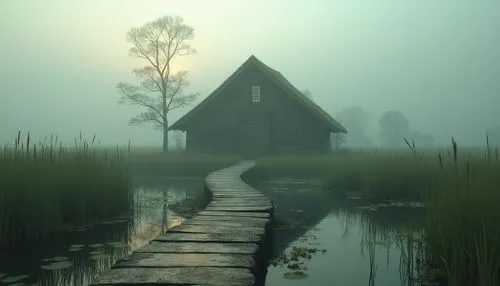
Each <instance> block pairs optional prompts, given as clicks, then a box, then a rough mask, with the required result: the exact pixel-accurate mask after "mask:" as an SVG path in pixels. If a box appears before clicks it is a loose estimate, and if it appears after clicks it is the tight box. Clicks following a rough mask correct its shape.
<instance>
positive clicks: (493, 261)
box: [426, 141, 500, 286]
mask: <svg viewBox="0 0 500 286" xmlns="http://www.w3.org/2000/svg"><path fill="white" fill-rule="evenodd" d="M495 150H497V149H495ZM496 152H497V151H494V152H491V149H490V146H489V142H488V149H487V151H486V153H485V154H484V155H483V156H480V157H479V158H467V157H465V158H461V157H460V156H459V153H458V148H457V144H456V142H455V141H453V147H452V164H448V165H447V166H446V164H445V163H444V162H443V160H442V159H441V156H439V161H440V163H441V166H442V173H443V176H442V179H441V180H440V181H439V182H438V183H437V184H436V186H434V188H432V189H431V190H430V191H429V192H428V196H427V200H428V201H429V208H428V211H427V212H428V214H427V218H428V221H427V229H426V234H427V235H426V247H427V251H426V259H427V263H428V265H429V266H430V267H432V268H433V269H439V270H441V271H444V272H445V273H446V280H447V284H448V285H457V286H461V285H484V286H489V285H499V284H500V276H499V270H500V224H499V221H500V212H499V211H498V207H499V205H500V176H499V175H500V161H499V160H498V159H497V158H496V157H492V155H491V154H494V153H496Z"/></svg>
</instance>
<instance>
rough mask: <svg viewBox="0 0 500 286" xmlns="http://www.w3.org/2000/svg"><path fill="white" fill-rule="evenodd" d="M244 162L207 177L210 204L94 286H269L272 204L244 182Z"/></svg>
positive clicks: (123, 261) (247, 165)
mask: <svg viewBox="0 0 500 286" xmlns="http://www.w3.org/2000/svg"><path fill="white" fill-rule="evenodd" d="M253 166H254V162H253V161H243V162H240V163H238V164H236V165H234V166H231V167H229V168H226V169H221V170H218V171H216V172H213V173H211V174H210V175H208V176H207V178H206V180H205V183H206V189H207V191H208V192H209V194H210V197H211V200H210V203H209V204H208V205H207V206H206V208H205V209H204V210H203V211H200V212H198V213H197V215H196V216H195V217H193V218H191V219H187V220H185V221H184V222H183V224H182V225H179V226H176V227H174V228H171V229H169V230H168V231H167V232H166V233H165V234H162V235H160V236H158V237H157V238H155V239H154V240H152V241H151V242H150V243H149V244H148V245H146V246H144V247H142V248H139V249H138V250H136V251H134V253H132V254H131V255H129V256H127V257H125V258H123V259H120V260H118V261H117V262H116V264H115V265H113V266H112V268H111V269H110V270H109V271H107V272H104V273H103V274H101V275H100V277H99V278H98V279H97V280H96V281H95V282H94V283H93V284H91V285H141V284H147V285H220V286H222V285H224V286H231V285H234V286H240V285H248V286H250V285H264V284H265V278H266V274H267V264H268V261H269V258H270V256H271V253H272V222H273V212H274V208H273V204H272V202H271V201H270V200H269V198H268V197H267V196H265V195H264V194H262V193H261V192H259V191H257V190H255V189H254V188H252V187H250V186H249V185H247V184H245V183H244V182H243V181H242V180H241V175H242V174H243V173H244V172H245V171H247V170H249V169H250V168H252V167H253Z"/></svg>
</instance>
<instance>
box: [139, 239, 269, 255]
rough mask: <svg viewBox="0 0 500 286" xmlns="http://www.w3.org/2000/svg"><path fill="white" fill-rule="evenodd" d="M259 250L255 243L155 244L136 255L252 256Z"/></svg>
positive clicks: (146, 246)
mask: <svg viewBox="0 0 500 286" xmlns="http://www.w3.org/2000/svg"><path fill="white" fill-rule="evenodd" d="M258 249H259V246H258V244H256V243H241V242H233V243H221V242H218V243H213V242H203V243H197V242H168V243H166V242H156V241H152V242H150V243H149V244H147V245H145V246H143V247H141V248H139V249H137V250H136V251H134V252H137V253H234V254H248V255H253V254H255V253H256V252H257V251H258Z"/></svg>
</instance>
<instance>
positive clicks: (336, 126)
mask: <svg viewBox="0 0 500 286" xmlns="http://www.w3.org/2000/svg"><path fill="white" fill-rule="evenodd" d="M250 64H254V65H255V66H257V67H258V68H259V69H260V70H261V71H262V72H263V73H264V74H266V75H267V76H268V77H269V79H271V80H272V81H273V82H275V83H276V84H277V85H278V87H280V88H281V89H282V90H283V91H285V93H286V94H288V95H289V96H290V97H292V98H293V99H295V100H297V101H298V102H299V103H300V104H302V105H303V106H304V107H305V108H306V109H307V110H309V111H310V112H311V113H312V114H313V115H314V116H316V117H317V118H318V119H319V120H321V121H322V122H323V123H325V124H326V126H328V128H330V130H331V131H332V132H343V133H347V130H346V129H345V128H344V127H343V126H342V125H341V124H340V123H339V122H337V121H336V120H335V119H334V118H333V117H332V116H330V115H329V114H328V113H327V112H326V111H324V110H323V109H322V108H321V107H319V106H318V105H317V104H316V103H314V102H313V101H312V100H311V99H309V98H308V97H307V96H305V95H304V94H303V93H302V92H300V91H299V90H298V89H297V88H295V87H294V86H293V85H292V84H291V83H290V82H289V81H288V80H287V79H286V78H285V77H284V76H283V75H282V74H281V73H280V72H278V71H276V70H274V69H272V68H270V67H269V66H267V65H265V64H264V63H263V62H261V61H260V60H259V59H257V58H256V57H255V56H254V55H252V56H250V58H248V60H246V61H245V62H244V63H243V64H242V65H241V66H240V67H239V68H238V69H237V70H236V71H235V72H234V73H233V74H232V75H231V76H229V77H228V78H227V79H226V80H225V81H224V82H223V83H222V84H221V85H220V86H219V87H218V88H217V89H216V90H214V91H213V92H212V93H211V94H210V95H209V96H207V97H206V98H205V99H204V100H202V101H201V102H200V103H199V104H198V105H197V106H195V107H194V108H193V109H191V110H190V111H189V112H188V113H186V114H185V115H184V116H183V117H181V118H180V119H179V120H177V122H175V123H174V124H172V125H171V126H170V127H169V128H168V129H169V130H184V129H185V127H183V125H184V124H185V123H186V121H187V120H188V119H189V118H190V117H191V116H193V114H195V113H196V111H198V110H200V109H201V108H203V107H204V106H205V105H207V104H208V103H209V102H210V101H211V100H212V99H213V98H215V97H216V96H217V95H218V94H219V93H220V91H221V90H223V89H224V87H226V86H227V85H228V84H229V83H230V82H231V81H232V80H233V79H235V78H236V77H237V76H238V74H240V73H241V72H242V71H243V70H244V69H245V68H246V67H247V66H248V65H250Z"/></svg>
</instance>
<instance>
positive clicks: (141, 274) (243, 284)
mask: <svg viewBox="0 0 500 286" xmlns="http://www.w3.org/2000/svg"><path fill="white" fill-rule="evenodd" d="M141 284H145V285H152V284H154V285H194V284H205V285H211V286H223V285H224V286H236V285H238V286H251V285H254V284H255V279H254V276H253V274H252V273H251V271H250V270H249V269H246V268H229V267H175V268H121V269H111V270H110V271H106V272H104V273H102V274H101V275H100V276H99V278H98V279H97V280H96V281H95V282H93V283H92V284H91V286H92V285H93V286H98V285H99V286H104V285H141Z"/></svg>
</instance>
